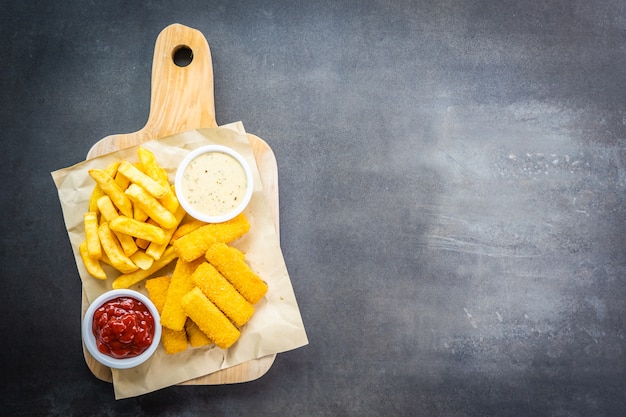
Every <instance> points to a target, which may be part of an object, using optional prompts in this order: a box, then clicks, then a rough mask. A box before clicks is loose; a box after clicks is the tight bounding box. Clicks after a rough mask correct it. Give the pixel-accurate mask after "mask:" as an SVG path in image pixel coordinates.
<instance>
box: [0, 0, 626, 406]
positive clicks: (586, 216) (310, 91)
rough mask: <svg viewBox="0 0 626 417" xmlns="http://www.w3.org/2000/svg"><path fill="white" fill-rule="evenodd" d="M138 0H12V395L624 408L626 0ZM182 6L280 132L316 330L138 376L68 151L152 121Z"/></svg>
mask: <svg viewBox="0 0 626 417" xmlns="http://www.w3.org/2000/svg"><path fill="white" fill-rule="evenodd" d="M127 3H129V2H122V1H109V2H79V1H62V2H34V1H24V2H9V1H6V0H5V1H2V2H1V3H0V39H2V42H0V62H1V63H2V71H1V72H0V140H1V143H2V146H3V151H2V161H3V163H2V164H1V165H0V170H1V171H0V174H1V177H2V178H3V179H4V182H3V183H4V186H3V187H1V188H0V189H1V190H2V191H1V196H2V197H1V198H2V207H3V210H2V216H0V219H1V220H0V222H1V225H2V235H1V236H2V243H1V249H2V250H1V252H0V256H1V259H0V265H1V268H2V269H1V271H2V274H1V275H2V282H3V286H2V291H1V292H0V316H1V317H2V319H1V321H0V326H1V327H0V329H1V333H0V336H1V337H2V339H3V351H2V354H1V355H0V365H1V369H2V409H3V412H4V414H7V413H8V414H7V415H24V416H26V415H59V416H65V415H76V416H87V415H94V416H96V415H97V416H135V415H164V416H192V415H215V416H243V415H280V416H292V415H293V416H296V415H298V416H328V415H335V416H348V415H361V416H363V415H372V416H375V415H406V416H408V415H423V416H446V417H447V416H450V417H451V416H620V415H623V413H624V410H626V388H625V387H626V340H625V336H626V324H625V321H624V318H625V316H626V302H625V300H626V253H625V252H626V249H625V247H626V246H625V241H626V237H625V232H626V208H625V207H624V199H625V196H626V195H625V191H626V190H625V186H626V184H625V181H626V171H625V170H626V146H625V144H626V75H624V74H625V72H624V69H625V68H626V49H625V45H626V7H625V6H624V2H622V1H618V0H613V1H604V2H590V1H547V2H546V1H534V0H533V1H528V2H526V1H498V2H494V1H470V2H466V1H452V0H447V1H421V2H410V1H392V2H376V1H364V2H342V3H339V4H338V2H330V1H329V2H320V1H312V2H281V1H272V2H254V1H249V2H228V1H223V2H214V1H180V2H177V4H176V5H174V4H173V3H171V2H165V1H146V2H136V4H135V3H133V4H134V5H129V4H127ZM174 22H179V23H183V24H185V25H188V26H191V27H194V28H196V29H199V30H200V31H201V32H202V33H203V34H204V35H205V36H206V38H207V40H208V42H209V44H210V46H211V51H212V55H213V65H214V71H215V96H216V110H217V120H218V123H220V124H225V123H229V122H233V121H237V120H242V121H243V123H244V125H245V126H246V128H247V130H248V131H249V132H251V133H255V134H257V135H258V136H260V137H262V138H264V139H265V140H266V141H267V142H268V143H269V144H270V145H271V146H272V148H273V149H274V152H275V154H276V157H277V160H278V165H279V174H280V177H279V181H280V182H279V184H280V192H281V194H280V196H281V207H280V215H281V239H282V246H283V251H284V255H285V259H286V262H287V266H288V268H289V271H290V274H291V277H292V281H293V285H294V289H295V292H296V296H297V297H298V301H299V304H300V308H301V312H302V316H303V319H304V322H305V325H306V329H307V332H308V336H309V339H310V344H309V345H308V346H306V347H304V348H301V349H297V350H295V351H292V352H287V353H284V354H280V355H279V356H278V357H277V359H276V362H275V363H274V366H273V367H272V368H271V370H270V371H269V372H268V374H266V375H265V376H263V377H262V378H261V379H259V380H258V381H255V382H251V383H247V384H240V385H231V386H200V387H172V388H167V389H164V390H161V391H159V392H156V393H153V394H149V395H145V396H142V397H139V398H133V399H128V400H122V401H115V400H114V399H113V391H112V388H111V386H110V385H109V384H107V383H104V382H101V381H99V380H96V379H95V378H94V377H93V376H92V375H91V374H90V372H89V370H88V368H87V367H86V365H85V364H84V361H83V356H82V351H81V342H80V334H79V323H80V317H79V313H80V294H81V289H80V282H79V278H78V276H77V272H76V266H75V264H74V260H73V257H72V255H71V253H70V246H69V240H68V238H67V235H66V233H65V230H64V225H63V219H62V214H61V208H60V205H59V203H58V198H57V195H56V189H55V187H54V184H53V182H52V179H51V177H50V174H49V173H50V172H51V171H53V170H56V169H58V168H62V167H66V166H69V165H72V164H74V163H77V162H79V161H81V160H82V159H84V157H85V155H86V153H87V151H88V149H89V148H90V147H91V146H92V145H93V144H94V143H95V142H96V141H97V140H99V139H100V138H102V137H104V136H107V135H109V134H113V133H125V132H133V131H136V130H138V129H140V128H141V127H142V126H143V125H144V124H145V121H146V119H147V115H148V111H149V98H150V91H149V90H150V71H151V60H152V52H153V47H154V42H155V40H156V37H157V35H158V33H159V32H160V31H161V30H162V29H163V28H164V27H165V26H167V25H169V24H170V23H174Z"/></svg>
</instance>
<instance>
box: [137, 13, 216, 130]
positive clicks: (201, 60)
mask: <svg viewBox="0 0 626 417" xmlns="http://www.w3.org/2000/svg"><path fill="white" fill-rule="evenodd" d="M181 49H183V50H190V51H191V54H192V55H191V57H192V59H191V62H190V63H189V65H186V66H179V65H178V64H177V63H176V62H175V61H174V56H175V55H176V53H177V52H179V50H181ZM216 126H217V123H216V121H215V101H214V91H213V64H212V61H211V50H210V49H209V44H208V43H207V41H206V39H205V37H204V35H202V33H201V32H200V31H198V30H196V29H192V28H190V27H187V26H183V25H181V24H178V23H176V24H173V25H170V26H168V27H166V28H165V29H163V30H162V31H161V33H160V34H159V36H158V38H157V41H156V45H155V48H154V58H153V60H152V97H151V99H150V116H149V117H148V122H147V123H146V126H145V127H144V128H143V129H144V130H147V131H149V132H150V133H152V135H151V136H152V137H156V138H159V137H163V136H167V135H171V134H174V133H180V132H184V131H187V130H191V129H199V128H204V127H216Z"/></svg>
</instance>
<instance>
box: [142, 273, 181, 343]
mask: <svg viewBox="0 0 626 417" xmlns="http://www.w3.org/2000/svg"><path fill="white" fill-rule="evenodd" d="M170 280H171V278H170V277H169V276H167V275H165V276H163V277H158V278H152V279H149V280H147V281H146V290H147V291H148V296H149V297H150V300H152V302H153V303H154V306H155V307H156V309H157V311H158V312H159V314H161V312H162V311H163V304H165V296H166V295H167V289H168V288H169V286H170ZM161 342H162V343H163V348H164V349H165V353H168V354H172V353H178V352H182V351H183V350H185V349H187V346H188V345H189V343H188V341H187V333H186V332H185V330H181V331H175V330H172V329H168V328H167V327H164V328H163V333H162V334H161Z"/></svg>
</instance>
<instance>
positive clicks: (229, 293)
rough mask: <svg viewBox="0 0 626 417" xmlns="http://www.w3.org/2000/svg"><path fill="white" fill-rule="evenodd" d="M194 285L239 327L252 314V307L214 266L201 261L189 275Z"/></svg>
mask: <svg viewBox="0 0 626 417" xmlns="http://www.w3.org/2000/svg"><path fill="white" fill-rule="evenodd" d="M191 279H192V281H193V283H194V284H195V286H196V287H198V288H200V289H201V290H202V292H203V293H204V295H206V296H207V298H208V299H209V300H211V301H212V302H213V304H215V305H216V306H217V308H219V309H220V310H222V312H223V313H224V314H226V316H227V317H228V318H229V319H231V320H232V321H233V323H235V326H238V327H241V326H243V325H244V324H246V323H247V322H248V320H250V317H252V314H254V307H253V306H252V304H250V303H249V302H248V301H246V299H245V298H244V297H243V296H242V295H241V294H239V292H238V291H237V290H236V289H235V287H233V285H232V284H231V283H230V282H228V280H227V279H226V278H224V277H223V276H222V274H220V273H219V272H218V270H217V269H215V267H214V266H213V265H211V264H209V263H207V262H203V263H202V264H201V265H200V266H199V267H198V268H196V271H195V272H194V273H193V275H192V276H191Z"/></svg>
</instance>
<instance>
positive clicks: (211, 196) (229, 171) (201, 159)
mask: <svg viewBox="0 0 626 417" xmlns="http://www.w3.org/2000/svg"><path fill="white" fill-rule="evenodd" d="M182 185H183V190H182V191H183V194H184V196H185V197H186V199H187V202H188V203H189V204H190V205H191V206H192V207H193V208H195V209H196V210H198V211H199V212H202V213H205V214H207V215H209V216H223V215H225V214H228V213H229V212H231V211H232V210H233V209H235V208H236V207H237V206H239V204H240V203H241V202H242V201H243V198H244V196H245V194H246V188H247V180H246V172H245V171H244V169H243V167H242V166H241V164H240V163H239V162H238V161H237V160H236V159H235V158H233V157H232V156H230V155H228V154H225V153H222V152H208V153H204V154H201V155H199V156H198V157H197V158H195V159H194V160H193V161H191V162H190V163H189V165H187V167H186V168H185V171H184V172H183V177H182Z"/></svg>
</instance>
